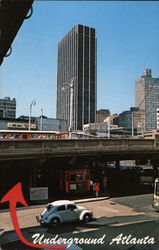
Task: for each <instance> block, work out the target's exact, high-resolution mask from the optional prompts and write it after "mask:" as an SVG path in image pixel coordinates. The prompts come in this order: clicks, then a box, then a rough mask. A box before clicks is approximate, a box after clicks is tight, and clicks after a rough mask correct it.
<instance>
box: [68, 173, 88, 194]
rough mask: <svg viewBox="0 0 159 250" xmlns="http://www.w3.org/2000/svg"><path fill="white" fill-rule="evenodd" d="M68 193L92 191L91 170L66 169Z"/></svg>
mask: <svg viewBox="0 0 159 250" xmlns="http://www.w3.org/2000/svg"><path fill="white" fill-rule="evenodd" d="M64 178H65V185H64V188H65V192H66V193H76V194H78V193H79V194H81V193H88V192H89V191H90V170H88V169H76V170H67V171H65V177H64Z"/></svg>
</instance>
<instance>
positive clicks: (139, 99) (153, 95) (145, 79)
mask: <svg viewBox="0 0 159 250" xmlns="http://www.w3.org/2000/svg"><path fill="white" fill-rule="evenodd" d="M135 105H136V107H138V108H139V109H140V110H144V111H145V131H152V129H156V128H157V109H158V108H159V78H152V75H151V69H145V70H144V75H143V76H141V77H139V78H138V79H137V80H136V87H135Z"/></svg>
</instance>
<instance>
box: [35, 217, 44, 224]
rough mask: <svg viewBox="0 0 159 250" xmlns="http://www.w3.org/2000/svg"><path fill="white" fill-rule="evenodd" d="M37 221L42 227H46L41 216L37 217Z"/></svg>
mask: <svg viewBox="0 0 159 250" xmlns="http://www.w3.org/2000/svg"><path fill="white" fill-rule="evenodd" d="M36 221H37V222H38V223H40V224H41V225H45V222H44V221H43V220H42V218H41V216H36Z"/></svg>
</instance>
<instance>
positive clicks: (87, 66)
mask: <svg viewBox="0 0 159 250" xmlns="http://www.w3.org/2000/svg"><path fill="white" fill-rule="evenodd" d="M96 79H97V38H96V30H95V29H94V28H90V27H87V26H83V25H79V24H77V25H75V26H74V27H73V28H72V29H71V31H70V32H68V34H66V36H65V37H64V38H63V39H62V40H61V41H60V42H59V44H58V72H57V105H56V117H57V118H58V119H66V120H67V121H68V123H69V124H70V119H72V121H71V123H72V129H73V130H81V129H82V128H83V125H84V124H90V123H95V122H96V121H98V117H99V116H100V115H101V116H102V115H103V114H104V113H102V112H104V110H101V111H100V112H97V120H96V106H97V98H96V97H97V80H96ZM71 83H73V92H72V93H73V95H72V98H71V94H70V93H71V91H70V89H71V87H70V85H71ZM135 106H136V107H135V108H131V109H130V110H129V111H124V112H122V113H121V114H119V125H120V126H123V127H130V128H131V126H132V115H133V122H134V127H136V128H139V129H140V130H142V131H152V129H156V126H157V118H156V111H157V108H159V78H152V75H151V70H150V69H145V70H144V75H143V76H141V77H139V78H138V79H137V80H136V86H135ZM106 111H107V110H106ZM109 115H110V114H109ZM70 117H71V118H70Z"/></svg>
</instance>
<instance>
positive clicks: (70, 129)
mask: <svg viewBox="0 0 159 250" xmlns="http://www.w3.org/2000/svg"><path fill="white" fill-rule="evenodd" d="M73 87H74V82H73V80H72V81H71V84H70V126H69V132H71V131H72V115H73Z"/></svg>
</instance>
